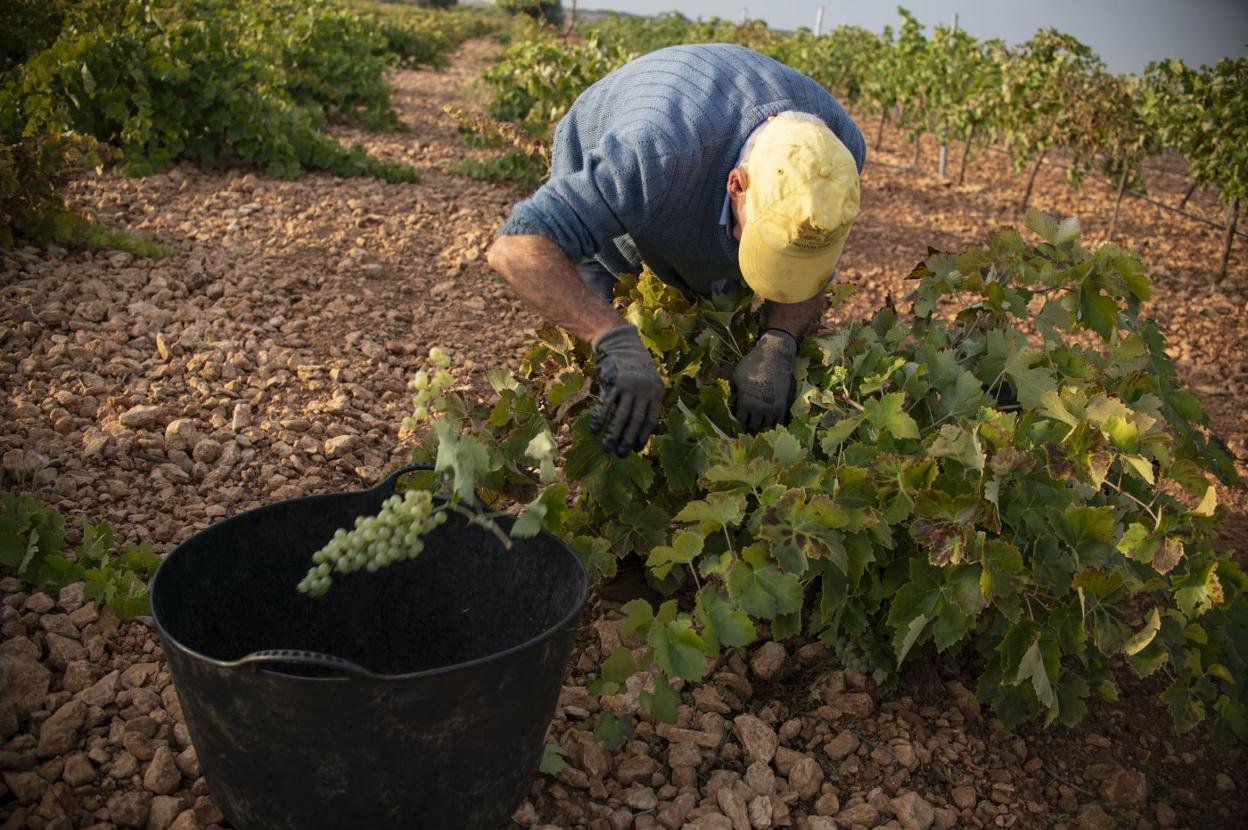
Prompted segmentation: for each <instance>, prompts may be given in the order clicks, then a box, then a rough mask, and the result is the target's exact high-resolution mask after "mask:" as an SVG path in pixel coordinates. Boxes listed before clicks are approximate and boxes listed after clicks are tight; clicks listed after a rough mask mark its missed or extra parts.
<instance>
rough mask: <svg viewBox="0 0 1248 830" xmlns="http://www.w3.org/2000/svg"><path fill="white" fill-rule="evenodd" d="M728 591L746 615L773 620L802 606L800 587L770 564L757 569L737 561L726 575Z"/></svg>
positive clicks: (790, 577)
mask: <svg viewBox="0 0 1248 830" xmlns="http://www.w3.org/2000/svg"><path fill="white" fill-rule="evenodd" d="M728 590H729V591H730V592H731V593H732V598H733V599H735V600H736V601H737V602H738V603H739V604H740V605H741V607H742V608H744V609H745V610H746V612H748V613H749V614H750V615H752V616H755V617H760V618H762V619H765V620H774V619H775V618H776V617H777V616H779V615H781V614H793V613H796V612H797V611H799V610H801V607H802V585H801V583H800V582H798V581H797V577H796V576H794V575H793V574H786V573H781V571H780V569H779V568H777V567H775V566H774V565H763V566H762V567H757V566H755V565H751V564H750V563H748V562H740V561H738V562H737V563H736V564H734V565H733V566H732V569H731V570H730V571H729V572H728Z"/></svg>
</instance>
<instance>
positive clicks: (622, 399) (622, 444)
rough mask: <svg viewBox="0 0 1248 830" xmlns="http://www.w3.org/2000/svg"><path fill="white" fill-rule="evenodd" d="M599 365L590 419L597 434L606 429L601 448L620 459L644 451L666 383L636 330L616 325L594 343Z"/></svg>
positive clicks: (591, 425) (633, 327) (656, 423)
mask: <svg viewBox="0 0 1248 830" xmlns="http://www.w3.org/2000/svg"><path fill="white" fill-rule="evenodd" d="M594 356H595V357H596V358H597V361H598V382H599V389H598V394H599V395H600V397H599V399H598V405H597V406H596V407H594V413H593V415H592V416H591V417H590V419H589V429H590V431H591V432H593V433H594V434H595V435H597V434H598V433H599V432H600V431H601V430H602V428H603V427H604V426H605V427H606V430H607V431H606V434H605V435H604V436H603V437H602V448H603V449H604V450H606V451H607V452H613V453H615V454H616V455H618V456H619V457H620V458H623V457H624V456H626V455H628V453H629V452H630V451H631V452H640V451H641V449H642V448H643V447H645V446H646V441H647V440H648V439H649V438H650V434H651V433H652V432H654V430H655V428H657V427H658V425H659V414H660V410H661V409H662V407H663V393H664V391H665V390H664V387H663V379H662V378H661V377H659V370H658V369H656V368H655V366H654V359H653V358H651V357H650V351H649V350H648V349H647V348H646V346H645V344H644V343H642V342H641V335H639V334H638V333H637V328H636V327H635V326H628V325H624V326H616V327H615V328H613V329H608V330H607V331H605V332H603V333H602V334H600V335H598V339H597V340H595V341H594Z"/></svg>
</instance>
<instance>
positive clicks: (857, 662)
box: [824, 633, 875, 674]
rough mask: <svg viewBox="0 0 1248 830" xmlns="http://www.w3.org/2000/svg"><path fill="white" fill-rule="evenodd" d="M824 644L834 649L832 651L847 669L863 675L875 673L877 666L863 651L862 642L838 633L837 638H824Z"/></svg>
mask: <svg viewBox="0 0 1248 830" xmlns="http://www.w3.org/2000/svg"><path fill="white" fill-rule="evenodd" d="M824 642H825V643H827V644H828V645H829V646H831V647H832V650H833V651H834V652H836V658H837V659H838V660H840V661H841V665H842V666H844V667H845V668H847V669H853V670H854V671H857V672H861V673H863V674H871V673H872V672H874V671H875V664H874V663H873V662H872V661H871V658H870V657H868V656H867V653H866V652H865V651H863V649H862V645H861V642H860V640H858V639H856V638H854V637H847V636H846V635H844V634H842V633H838V634H837V635H836V636H835V637H831V638H824Z"/></svg>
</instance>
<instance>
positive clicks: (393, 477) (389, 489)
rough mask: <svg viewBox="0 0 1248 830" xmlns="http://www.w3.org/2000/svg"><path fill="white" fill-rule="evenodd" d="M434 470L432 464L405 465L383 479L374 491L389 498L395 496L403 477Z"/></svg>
mask: <svg viewBox="0 0 1248 830" xmlns="http://www.w3.org/2000/svg"><path fill="white" fill-rule="evenodd" d="M432 469H433V465H432V464H404V465H403V466H402V467H399V468H398V469H397V470H395V471H394V472H392V473H391V474H390V475H388V476H386V477H385V478H383V479H382V480H381V482H380V483H379V484H378V485H377V486H375V487H373V489H374V490H376V491H377V492H378V493H384V494H385V495H387V496H390V495H393V494H394V488H395V487H396V486H398V483H399V479H401V478H402V477H403V476H405V475H407V474H408V473H414V472H417V471H418V470H432Z"/></svg>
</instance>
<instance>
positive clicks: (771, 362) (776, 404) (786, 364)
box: [732, 329, 797, 432]
mask: <svg viewBox="0 0 1248 830" xmlns="http://www.w3.org/2000/svg"><path fill="white" fill-rule="evenodd" d="M796 355H797V341H796V340H795V339H793V335H791V334H789V333H788V332H787V331H782V330H781V329H767V331H765V332H763V334H762V336H761V337H759V338H758V342H757V343H755V344H754V348H753V349H751V350H750V353H749V354H747V355H746V356H745V357H743V358H742V359H741V362H740V363H738V364H737V368H736V369H734V370H733V372H732V387H733V392H734V396H735V398H736V402H735V406H734V408H733V412H734V414H735V415H736V416H737V420H738V421H740V422H741V425H742V426H744V427H745V428H746V429H747V430H749V431H750V432H757V431H758V430H760V429H768V428H769V427H773V426H775V425H776V423H778V422H781V421H783V420H784V419H785V416H786V415H787V414H788V411H789V406H790V405H792V403H793V400H792V397H791V396H792V394H793V358H794V357H795V356H796Z"/></svg>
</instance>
